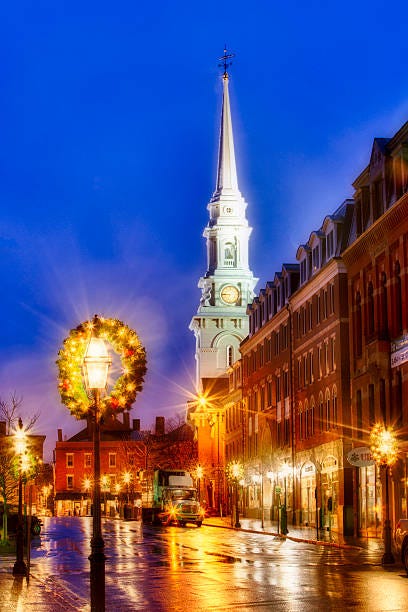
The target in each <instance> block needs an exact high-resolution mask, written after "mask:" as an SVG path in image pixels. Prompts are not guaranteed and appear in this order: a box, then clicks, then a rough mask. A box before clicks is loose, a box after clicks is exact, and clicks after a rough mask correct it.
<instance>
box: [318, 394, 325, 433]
mask: <svg viewBox="0 0 408 612" xmlns="http://www.w3.org/2000/svg"><path fill="white" fill-rule="evenodd" d="M323 423H324V409H323V393H319V428H320V431H323Z"/></svg>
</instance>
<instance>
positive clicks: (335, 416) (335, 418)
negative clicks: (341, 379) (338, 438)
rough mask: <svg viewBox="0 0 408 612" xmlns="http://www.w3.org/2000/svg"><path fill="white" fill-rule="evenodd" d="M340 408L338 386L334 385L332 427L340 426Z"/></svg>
mask: <svg viewBox="0 0 408 612" xmlns="http://www.w3.org/2000/svg"><path fill="white" fill-rule="evenodd" d="M338 418H339V417H338V410H337V387H336V385H334V387H333V391H332V427H338V422H339V420H338Z"/></svg>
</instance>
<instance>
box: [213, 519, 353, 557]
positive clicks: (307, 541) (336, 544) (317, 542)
mask: <svg viewBox="0 0 408 612" xmlns="http://www.w3.org/2000/svg"><path fill="white" fill-rule="evenodd" d="M203 526H204V527H218V528H219V529H230V530H231V531H242V532H243V533H256V534H259V535H268V536H273V537H275V538H280V539H282V540H292V542H300V543H303V544H313V545H315V546H330V547H332V548H345V549H351V550H364V547H363V546H356V545H354V544H346V543H344V544H341V543H339V542H326V541H325V540H314V539H309V538H297V537H295V536H290V535H284V534H282V533H276V532H274V531H258V530H257V529H244V528H242V527H231V526H230V525H216V524H214V523H205V522H204V523H203Z"/></svg>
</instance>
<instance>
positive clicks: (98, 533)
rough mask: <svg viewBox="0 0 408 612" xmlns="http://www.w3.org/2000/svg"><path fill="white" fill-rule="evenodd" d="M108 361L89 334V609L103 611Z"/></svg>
mask: <svg viewBox="0 0 408 612" xmlns="http://www.w3.org/2000/svg"><path fill="white" fill-rule="evenodd" d="M110 364H111V360H110V358H109V356H108V352H107V350H106V346H105V343H104V341H103V339H102V338H95V337H94V336H92V337H91V339H90V341H89V344H88V347H87V350H86V353H85V357H84V362H83V373H84V379H85V386H86V388H87V390H88V392H89V393H90V395H91V396H92V398H93V405H92V409H93V414H92V417H93V452H94V487H93V523H92V538H91V554H90V556H89V560H90V564H91V610H92V611H94V612H104V610H105V558H106V557H105V543H104V541H103V537H102V528H101V456H100V440H101V430H100V423H101V414H100V398H101V393H102V392H103V391H104V390H105V388H106V384H107V380H108V371H109V366H110Z"/></svg>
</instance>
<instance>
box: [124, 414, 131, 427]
mask: <svg viewBox="0 0 408 612" xmlns="http://www.w3.org/2000/svg"><path fill="white" fill-rule="evenodd" d="M123 425H124V426H125V427H126V429H130V419H129V413H128V412H124V413H123Z"/></svg>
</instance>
